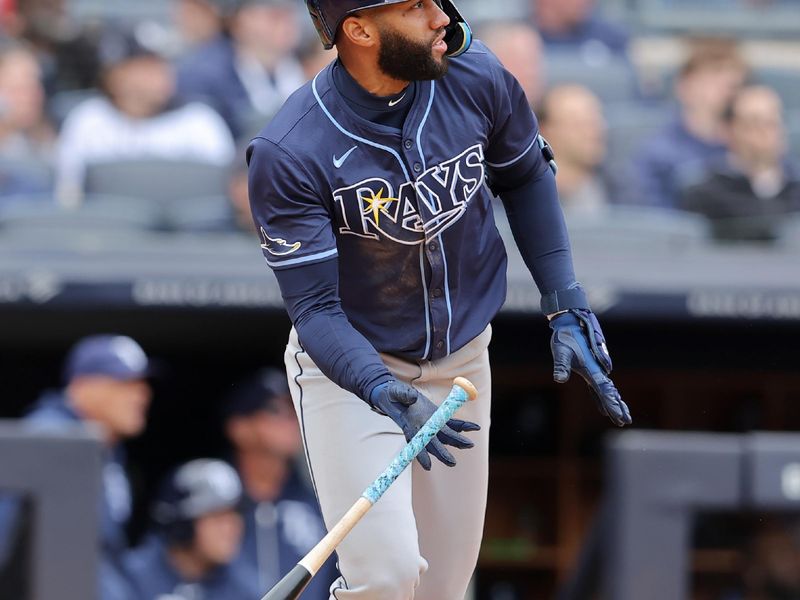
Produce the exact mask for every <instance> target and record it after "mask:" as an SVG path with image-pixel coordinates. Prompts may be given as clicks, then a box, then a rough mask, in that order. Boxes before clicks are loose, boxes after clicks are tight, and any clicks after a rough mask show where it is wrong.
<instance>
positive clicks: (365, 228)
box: [333, 144, 485, 245]
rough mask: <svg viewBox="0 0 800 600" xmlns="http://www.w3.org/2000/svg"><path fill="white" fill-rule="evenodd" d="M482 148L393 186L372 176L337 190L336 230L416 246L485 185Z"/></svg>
mask: <svg viewBox="0 0 800 600" xmlns="http://www.w3.org/2000/svg"><path fill="white" fill-rule="evenodd" d="M484 175H485V167H484V164H483V147H482V146H481V145H480V144H476V145H475V146H472V147H471V148H468V149H467V150H465V151H464V152H462V153H461V154H459V155H458V156H456V157H454V158H451V159H450V160H447V161H445V162H443V163H440V164H438V165H436V166H434V167H431V168H430V169H428V170H427V171H425V172H424V173H422V175H420V176H419V178H418V179H417V180H416V181H406V182H404V183H402V184H401V185H400V186H399V187H398V188H396V189H397V192H396V193H395V186H394V185H392V183H391V182H389V181H387V180H386V179H384V178H382V177H372V178H369V179H365V180H363V181H359V182H358V183H356V184H353V185H350V186H347V187H343V188H340V189H337V190H336V191H334V193H333V198H334V200H335V203H336V210H337V218H338V220H339V223H338V225H339V233H341V234H345V235H356V236H359V237H365V238H370V239H379V238H387V239H390V240H393V241H395V242H398V243H400V244H409V245H415V244H420V243H422V242H423V241H424V240H425V239H430V238H434V237H436V236H437V235H439V234H440V233H441V232H442V231H444V230H445V229H447V228H448V227H450V226H451V225H453V224H454V223H455V222H456V221H458V220H459V219H460V218H461V216H462V215H463V214H464V212H465V211H466V210H467V205H468V204H469V201H470V200H471V199H472V198H473V196H474V195H475V193H476V192H477V191H478V190H479V189H480V187H481V185H483V180H484Z"/></svg>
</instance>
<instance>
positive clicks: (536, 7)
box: [532, 0, 628, 63]
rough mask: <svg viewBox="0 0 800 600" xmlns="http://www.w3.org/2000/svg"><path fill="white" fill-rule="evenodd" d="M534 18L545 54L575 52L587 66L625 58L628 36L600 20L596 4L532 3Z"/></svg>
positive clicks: (572, 0)
mask: <svg viewBox="0 0 800 600" xmlns="http://www.w3.org/2000/svg"><path fill="white" fill-rule="evenodd" d="M532 2H533V18H534V23H535V24H536V28H537V29H538V30H539V34H540V35H541V36H542V40H543V41H544V44H545V47H546V48H547V49H548V50H551V49H552V50H556V49H557V50H569V51H577V52H580V53H581V54H586V55H590V56H587V57H586V58H587V62H594V63H597V62H603V61H604V60H605V59H606V58H608V55H617V56H619V57H624V58H627V53H628V32H627V31H625V29H624V28H623V27H621V26H619V25H616V24H614V23H611V22H609V21H606V20H605V19H603V18H602V17H601V16H600V14H599V12H598V10H597V9H596V7H595V0H532Z"/></svg>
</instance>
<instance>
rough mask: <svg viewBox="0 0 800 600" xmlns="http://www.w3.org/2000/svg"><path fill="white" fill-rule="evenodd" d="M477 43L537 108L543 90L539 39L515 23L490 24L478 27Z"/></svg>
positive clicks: (525, 25) (543, 79) (541, 54)
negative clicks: (520, 87) (486, 48)
mask: <svg viewBox="0 0 800 600" xmlns="http://www.w3.org/2000/svg"><path fill="white" fill-rule="evenodd" d="M477 35H478V37H479V38H480V40H481V41H482V42H483V43H484V44H486V45H487V46H488V47H489V49H490V50H491V51H492V52H494V53H495V55H496V56H497V58H498V59H499V60H500V62H501V63H502V64H503V66H504V67H505V68H506V69H508V71H509V72H510V73H511V74H512V75H514V77H516V78H517V80H518V81H519V83H520V85H521V86H522V89H523V90H524V91H525V95H526V96H527V98H528V102H529V103H530V104H531V106H534V107H538V106H539V101H540V100H541V98H542V93H543V92H544V87H545V67H544V60H543V48H542V39H541V38H540V37H539V34H538V33H536V30H535V29H534V28H533V27H531V26H530V25H528V24H527V23H522V22H518V21H512V22H508V21H492V22H488V23H485V24H483V25H481V26H480V28H479V29H478V31H477Z"/></svg>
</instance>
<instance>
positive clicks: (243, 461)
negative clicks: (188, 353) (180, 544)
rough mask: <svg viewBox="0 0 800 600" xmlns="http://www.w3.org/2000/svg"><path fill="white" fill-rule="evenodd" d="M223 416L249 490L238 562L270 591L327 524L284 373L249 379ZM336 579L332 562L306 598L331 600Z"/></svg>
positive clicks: (271, 371)
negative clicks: (309, 478)
mask: <svg viewBox="0 0 800 600" xmlns="http://www.w3.org/2000/svg"><path fill="white" fill-rule="evenodd" d="M225 411H226V417H225V431H226V434H227V437H228V439H229V440H230V442H231V444H232V445H233V452H234V459H235V464H236V467H237V469H238V471H239V475H240V477H241V478H242V483H243V484H244V491H245V498H244V501H243V506H244V508H243V514H244V519H245V537H244V543H243V547H242V554H241V556H240V562H241V566H242V567H243V568H244V569H245V570H246V571H247V572H248V573H250V576H251V577H252V578H254V579H256V580H258V581H259V584H260V586H261V588H262V589H264V590H267V589H269V588H270V587H272V585H274V583H275V582H277V581H278V580H279V579H280V578H281V577H282V576H283V575H285V574H286V573H288V572H289V570H291V568H292V567H294V565H295V564H296V563H297V561H298V560H300V559H301V558H302V557H303V556H305V554H306V553H307V552H308V551H309V550H310V549H311V548H313V547H314V545H316V543H317V542H318V541H319V540H321V539H322V537H323V536H324V535H325V525H324V523H323V521H322V516H321V514H320V511H319V506H318V504H317V501H316V498H315V496H314V494H313V492H312V491H311V489H310V488H309V485H308V483H307V482H306V481H304V480H303V478H302V477H301V471H300V470H299V469H298V466H297V460H298V457H299V456H300V455H301V444H302V440H301V437H300V428H299V425H298V422H297V418H296V416H295V412H294V408H293V406H292V400H291V396H290V394H289V388H288V385H287V382H286V375H285V373H284V372H283V371H278V370H277V369H263V370H261V371H259V372H258V373H256V374H255V375H254V376H252V377H251V378H249V379H247V380H246V381H243V382H242V383H241V384H240V385H238V386H237V387H236V388H234V390H233V392H232V394H231V396H230V397H229V398H228V400H227V402H226V404H225ZM306 473H307V471H306ZM335 578H336V573H335V570H334V561H333V558H331V559H330V560H328V562H327V563H326V564H325V566H324V567H323V568H322V569H321V570H320V572H319V573H318V574H317V576H316V577H314V579H313V580H312V581H311V584H310V585H309V587H308V588H307V589H306V592H305V593H304V594H303V598H306V599H308V600H315V599H316V600H328V598H329V594H328V589H329V587H330V585H331V583H332V582H333V581H334V579H335Z"/></svg>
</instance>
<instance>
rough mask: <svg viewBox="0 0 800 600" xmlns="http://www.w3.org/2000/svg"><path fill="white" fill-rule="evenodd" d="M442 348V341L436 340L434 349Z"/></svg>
mask: <svg viewBox="0 0 800 600" xmlns="http://www.w3.org/2000/svg"><path fill="white" fill-rule="evenodd" d="M442 348H444V341H443V340H439V341H438V342H436V349H437V350H441V349H442Z"/></svg>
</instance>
